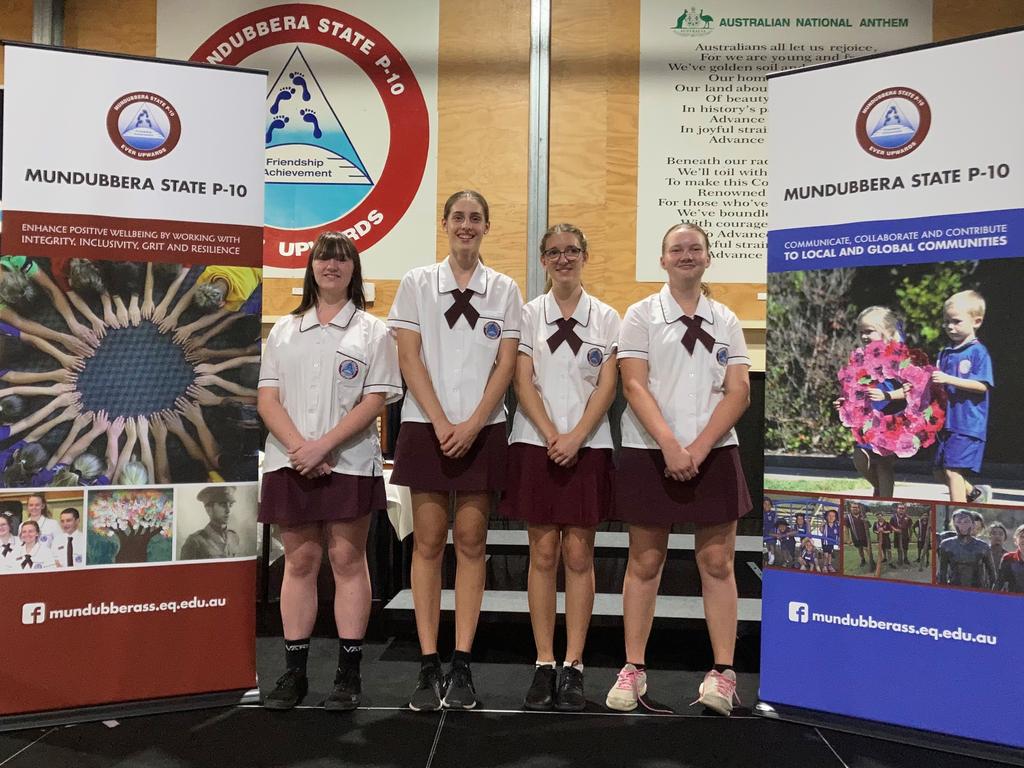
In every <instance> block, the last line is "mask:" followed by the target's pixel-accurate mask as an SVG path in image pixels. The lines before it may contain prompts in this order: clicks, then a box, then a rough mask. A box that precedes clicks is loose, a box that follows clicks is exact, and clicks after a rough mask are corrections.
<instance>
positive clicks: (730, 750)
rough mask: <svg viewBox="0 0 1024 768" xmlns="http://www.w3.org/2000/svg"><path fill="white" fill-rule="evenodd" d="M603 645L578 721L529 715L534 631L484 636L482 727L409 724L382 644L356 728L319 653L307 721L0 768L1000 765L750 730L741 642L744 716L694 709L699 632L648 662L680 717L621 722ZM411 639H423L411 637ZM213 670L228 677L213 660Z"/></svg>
mask: <svg viewBox="0 0 1024 768" xmlns="http://www.w3.org/2000/svg"><path fill="white" fill-rule="evenodd" d="M443 634H448V633H443ZM591 634H592V636H591V638H590V639H589V641H588V658H587V663H588V666H587V667H586V672H585V681H586V692H587V698H588V699H589V700H590V704H589V706H588V708H587V711H586V712H583V713H579V714H563V713H527V712H522V711H520V710H519V707H520V704H521V702H522V696H523V694H524V693H525V689H526V687H527V686H528V685H529V682H530V679H531V677H532V668H531V667H530V664H531V662H532V659H531V658H529V655H530V653H531V651H532V644H531V643H530V641H529V634H528V627H519V626H513V627H494V626H486V625H485V626H483V627H481V632H480V634H479V635H478V640H477V647H478V648H487V649H488V651H486V652H478V653H477V655H476V660H475V662H474V666H473V674H474V680H475V682H476V687H477V691H478V695H479V697H480V702H481V703H480V708H479V709H477V710H474V711H470V712H442V713H430V714H417V713H414V712H410V711H408V710H407V709H406V708H405V704H406V700H407V697H408V695H409V693H411V690H412V687H413V686H414V685H415V678H416V672H417V670H418V661H417V656H416V654H417V650H416V648H415V643H413V642H411V641H409V640H406V639H402V640H396V639H393V638H387V639H384V638H378V639H374V640H373V641H372V642H368V643H367V645H366V649H365V658H364V662H363V689H364V694H363V704H364V706H363V707H362V708H361V709H359V710H358V711H356V712H353V713H348V714H328V713H326V712H324V711H323V710H322V709H320V708H319V705H320V704H321V703H322V701H323V699H324V697H325V696H326V694H327V692H328V691H329V690H330V687H331V682H332V677H333V669H334V664H335V661H336V654H337V643H336V641H332V640H330V639H329V638H314V641H313V648H312V652H311V655H310V665H309V671H310V682H311V690H310V693H309V695H308V696H307V698H306V700H305V701H304V702H303V705H302V706H301V707H300V708H298V709H296V710H293V711H291V712H268V711H266V710H263V709H262V708H260V707H258V706H255V705H249V706H244V705H243V706H237V707H229V708H220V709H207V710H197V711H190V712H179V713H174V714H164V715H149V716H140V717H130V718H125V719H122V720H120V721H117V722H116V723H113V722H111V723H107V724H103V723H89V724H82V725H77V726H69V727H58V728H45V729H40V728H37V729H28V730H24V731H16V732H10V733H0V768H29V766H33V767H34V766H39V767H40V768H64V767H65V766H74V768H108V767H110V766H132V767H133V768H135V767H138V768H186V767H191V766H268V767H270V766H274V767H277V766H280V767H282V768H284V767H286V766H287V767H292V766H294V767H296V768H298V767H299V766H301V767H302V768H319V767H320V766H324V767H326V766H357V767H361V768H406V766H423V767H425V768H441V767H442V766H452V767H453V768H454V767H457V768H463V767H465V768H470V767H472V768H498V767H499V766H526V767H528V768H541V767H548V766H550V767H551V768H564V767H565V766H575V765H585V766H587V768H599V767H602V766H615V768H619V767H621V766H631V767H632V766H636V767H637V768H666V767H667V766H716V767H721V768H724V767H725V766H744V768H746V767H747V766H764V767H765V768H768V767H770V766H782V767H784V768H792V766H794V765H796V766H801V767H802V768H817V767H818V766H823V767H825V768H832V767H835V768H842V767H843V766H846V767H847V768H888V767H889V766H893V767H895V766H918V765H927V766H928V767H929V768H974V767H976V766H983V765H990V763H986V762H983V761H981V760H976V759H972V758H966V757H961V756H956V755H950V754H945V753H940V752H934V751H931V750H927V749H920V748H915V747H911V746H907V745H905V744H896V743H892V742H887V741H880V740H876V739H871V738H867V737H864V736H855V735H851V734H847V733H841V732H837V731H829V730H825V729H820V728H813V727H807V726H802V725H795V724H791V723H785V722H779V721H774V720H769V719H766V718H763V717H758V716H754V715H752V714H751V711H750V705H751V704H752V703H754V702H755V701H756V690H757V677H758V676H757V670H756V661H754V660H749V661H742V659H744V658H745V654H746V652H747V651H748V650H749V649H747V648H745V646H746V645H749V644H751V643H756V638H749V639H747V640H743V639H741V642H740V651H741V652H740V654H739V655H738V656H737V665H738V667H739V668H740V674H739V681H740V684H739V693H740V696H741V698H742V700H743V702H744V704H745V706H744V707H741V708H738V709H737V711H736V712H735V713H734V715H733V717H731V718H729V719H725V718H722V717H718V716H715V715H713V714H707V713H704V712H702V711H700V709H699V708H698V707H688V706H687V705H688V704H689V702H690V701H692V700H693V698H695V697H696V689H697V684H698V683H699V682H700V679H701V676H702V675H703V670H704V663H705V660H706V659H705V657H706V654H707V648H706V645H707V643H706V639H705V636H704V635H703V634H702V633H701V632H700V631H698V630H697V629H696V628H694V629H693V630H692V631H690V630H685V629H684V630H682V631H680V630H678V629H677V630H676V631H674V632H672V633H671V634H670V633H668V632H662V633H657V634H656V638H655V639H656V642H655V643H654V644H652V654H651V655H649V657H648V663H649V666H650V667H651V671H650V677H649V686H650V692H649V697H648V698H649V699H650V700H651V701H652V702H653V703H657V704H658V705H660V706H663V707H664V706H667V707H670V708H672V709H673V710H675V711H676V713H677V714H673V715H657V714H620V713H612V712H610V711H608V710H606V709H605V708H604V696H605V694H606V692H607V690H608V687H609V686H610V685H611V684H612V683H613V682H614V679H615V672H616V670H617V667H618V664H619V660H618V659H614V656H615V654H616V652H615V650H614V648H615V647H616V646H617V644H619V643H621V630H618V631H617V633H616V632H615V631H614V630H612V628H608V629H602V628H596V629H595V631H594V632H592V633H591ZM402 637H403V638H405V637H412V634H410V633H409V632H406V631H405V630H404V629H403V632H402ZM449 637H450V636H449ZM444 639H447V640H448V642H449V643H450V639H448V638H444ZM442 645H443V643H442ZM591 648H593V649H594V650H593V651H591V650H590V649H591ZM282 655H283V654H282V650H281V640H280V638H274V637H266V638H259V639H258V640H257V658H258V664H259V670H260V675H261V679H260V683H261V686H262V687H263V688H264V689H266V688H267V687H269V686H272V685H273V682H274V679H275V678H276V676H277V674H278V673H279V672H280V669H281V667H280V665H281V660H282ZM591 657H592V658H591ZM754 659H756V656H755V657H754ZM688 660H689V661H688ZM208 661H209V663H216V661H215V658H213V657H211V658H210V659H209V660H208ZM744 664H745V665H746V667H747V669H746V671H744Z"/></svg>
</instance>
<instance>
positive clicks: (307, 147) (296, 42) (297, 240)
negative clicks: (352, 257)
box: [191, 3, 430, 268]
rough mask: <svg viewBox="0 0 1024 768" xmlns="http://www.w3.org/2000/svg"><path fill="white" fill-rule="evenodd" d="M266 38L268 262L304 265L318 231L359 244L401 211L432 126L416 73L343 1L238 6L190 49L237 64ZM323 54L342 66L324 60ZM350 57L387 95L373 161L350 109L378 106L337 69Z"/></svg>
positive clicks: (414, 185)
mask: <svg viewBox="0 0 1024 768" xmlns="http://www.w3.org/2000/svg"><path fill="white" fill-rule="evenodd" d="M271 48H272V49H274V50H273V51H272V54H273V55H274V56H279V58H277V60H276V62H275V63H274V64H272V65H270V66H269V67H268V68H269V69H270V82H271V83H272V85H271V86H270V89H269V91H268V93H267V102H266V103H267V111H266V123H265V136H264V138H265V141H266V147H267V155H266V166H265V173H264V178H265V181H266V206H265V219H266V227H265V230H264V232H265V245H264V264H265V265H268V266H274V267H286V268H291V267H297V266H304V265H305V258H306V256H305V254H306V252H307V251H308V250H309V249H310V248H311V247H312V244H313V241H314V240H315V239H316V237H317V235H319V234H320V232H323V231H327V230H340V231H342V232H344V233H345V234H346V235H348V236H349V237H350V238H352V240H354V241H356V243H357V245H358V247H359V250H360V251H362V250H364V249H366V248H368V247H370V246H372V245H374V244H375V243H377V242H378V241H380V240H381V239H382V238H383V237H384V236H385V235H387V233H388V232H389V231H390V230H391V229H392V228H393V227H394V226H395V225H396V224H397V223H398V222H399V221H400V220H401V218H402V216H403V215H404V214H405V212H406V210H408V208H409V206H410V204H411V203H412V201H413V198H414V197H415V195H416V192H417V190H418V189H419V185H420V181H421V180H422V178H423V174H424V171H425V169H426V164H427V159H428V158H427V152H428V148H429V132H430V124H429V117H428V113H427V108H426V102H425V100H424V97H423V93H422V91H421V90H420V86H419V83H418V82H417V80H416V76H415V75H414V73H413V71H412V68H411V67H410V66H409V64H408V62H407V61H406V60H405V57H404V56H403V55H402V53H401V52H400V51H399V50H398V49H397V48H396V47H395V46H394V45H393V44H392V43H391V42H390V41H389V40H388V39H387V38H386V37H385V36H384V35H383V34H382V33H381V32H380V31H379V30H377V29H375V28H374V27H372V26H371V25H369V24H367V23H366V22H364V21H362V20H361V19H358V18H356V17H354V16H351V15H350V14H347V13H344V12H343V11H339V10H337V9H334V8H328V7H325V6H320V5H308V4H304V3H296V4H287V5H278V6H273V7H269V8H262V9H260V10H257V11H253V12H252V13H248V14H245V15H243V16H240V17H238V18H236V19H234V20H232V21H230V22H228V23H227V24H225V25H224V26H222V27H221V28H220V29H219V30H217V32H215V33H214V34H213V35H212V36H211V37H209V38H208V39H207V40H206V41H205V42H204V43H203V44H202V45H200V46H199V47H198V48H197V49H196V51H195V52H194V53H193V54H192V57H191V58H192V60H193V61H206V62H210V63H214V64H232V65H239V64H244V63H245V62H246V60H247V59H249V58H250V57H251V56H253V55H254V54H257V53H259V52H261V51H264V50H266V49H271ZM278 51H280V53H279V54H278ZM313 52H315V53H316V56H313V55H312V53H313ZM325 52H326V56H327V58H328V60H330V59H331V58H333V59H334V60H335V62H336V65H334V64H332V63H330V61H328V63H326V64H325V63H324V57H325ZM311 60H312V61H315V62H318V63H317V65H316V66H315V67H314V66H311ZM349 64H355V65H356V66H357V67H358V70H359V71H360V72H361V74H362V76H364V77H366V78H367V79H368V80H369V82H370V84H371V86H372V90H373V92H374V93H376V95H377V97H378V98H379V99H380V100H381V102H382V106H383V110H381V111H380V115H381V118H380V125H379V126H375V131H374V139H377V138H379V137H381V136H384V137H387V141H388V148H387V155H386V159H385V161H384V164H383V167H379V168H377V167H370V166H369V165H368V164H367V163H366V162H365V161H364V153H363V152H361V151H360V148H359V140H358V139H355V138H354V137H353V136H352V135H351V134H350V132H349V131H348V130H346V125H345V124H346V109H348V110H356V111H355V112H351V111H350V112H349V113H348V117H349V119H352V117H353V115H354V114H358V115H359V116H360V117H361V118H362V119H364V120H365V119H366V117H365V115H366V114H367V113H368V112H372V110H367V109H366V107H365V105H360V104H359V103H358V102H356V101H353V100H352V98H351V92H350V91H351V89H350V88H346V87H345V81H344V80H343V79H341V78H339V77H338V75H337V71H340V70H345V69H347V70H351V67H350V66H349ZM342 65H344V66H342ZM364 134H365V131H364Z"/></svg>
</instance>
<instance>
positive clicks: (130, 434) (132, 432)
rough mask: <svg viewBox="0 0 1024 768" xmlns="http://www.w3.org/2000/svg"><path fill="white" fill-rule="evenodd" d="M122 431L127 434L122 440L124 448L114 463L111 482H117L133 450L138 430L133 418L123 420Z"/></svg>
mask: <svg viewBox="0 0 1024 768" xmlns="http://www.w3.org/2000/svg"><path fill="white" fill-rule="evenodd" d="M124 433H125V434H126V435H127V437H126V438H125V441H124V449H123V450H122V451H121V455H120V456H118V457H117V463H116V464H115V465H114V473H113V474H112V475H111V476H110V482H111V483H117V482H119V478H120V476H121V471H122V470H123V469H124V465H125V464H127V463H128V462H129V461H131V458H132V451H134V450H135V441H136V440H137V439H138V432H137V431H136V429H135V419H125V420H124Z"/></svg>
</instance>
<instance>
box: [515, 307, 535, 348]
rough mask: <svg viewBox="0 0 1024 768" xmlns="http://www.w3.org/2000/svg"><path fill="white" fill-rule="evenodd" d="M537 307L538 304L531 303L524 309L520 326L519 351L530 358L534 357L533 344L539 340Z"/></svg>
mask: <svg viewBox="0 0 1024 768" xmlns="http://www.w3.org/2000/svg"><path fill="white" fill-rule="evenodd" d="M537 306H538V305H537V303H536V302H530V303H529V304H526V305H525V306H524V307H523V313H522V314H523V317H522V322H521V323H520V326H519V332H520V337H519V351H520V352H522V353H523V354H524V355H529V356H530V357H533V344H534V342H535V341H536V340H537V318H536V309H537Z"/></svg>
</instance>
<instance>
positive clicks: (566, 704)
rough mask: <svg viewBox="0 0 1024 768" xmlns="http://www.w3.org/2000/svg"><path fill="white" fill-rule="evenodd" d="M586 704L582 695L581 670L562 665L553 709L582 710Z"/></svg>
mask: <svg viewBox="0 0 1024 768" xmlns="http://www.w3.org/2000/svg"><path fill="white" fill-rule="evenodd" d="M586 706H587V700H586V699H585V698H584V697H583V670H581V669H576V667H562V677H561V678H560V679H559V681H558V693H557V694H556V696H555V709H557V710H560V711H562V712H582V711H583V710H584V709H585V708H586Z"/></svg>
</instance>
